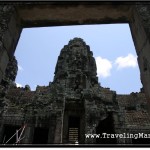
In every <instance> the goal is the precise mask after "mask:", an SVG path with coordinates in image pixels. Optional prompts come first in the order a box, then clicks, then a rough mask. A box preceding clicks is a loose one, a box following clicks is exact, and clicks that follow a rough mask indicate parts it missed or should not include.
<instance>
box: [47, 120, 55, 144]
mask: <svg viewBox="0 0 150 150" xmlns="http://www.w3.org/2000/svg"><path fill="white" fill-rule="evenodd" d="M55 125H56V121H55V120H51V121H50V125H49V126H50V127H49V133H48V142H47V143H48V144H53V143H54V134H55Z"/></svg>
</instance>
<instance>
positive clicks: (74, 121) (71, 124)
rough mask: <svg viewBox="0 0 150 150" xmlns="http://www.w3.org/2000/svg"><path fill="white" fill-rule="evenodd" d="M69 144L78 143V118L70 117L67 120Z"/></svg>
mask: <svg viewBox="0 0 150 150" xmlns="http://www.w3.org/2000/svg"><path fill="white" fill-rule="evenodd" d="M68 136H69V143H72V144H74V143H75V142H79V141H80V118H79V117H75V116H70V117H69V120H68Z"/></svg>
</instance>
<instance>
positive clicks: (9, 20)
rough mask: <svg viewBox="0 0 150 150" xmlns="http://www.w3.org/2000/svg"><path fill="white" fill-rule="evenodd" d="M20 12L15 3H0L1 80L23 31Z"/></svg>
mask: <svg viewBox="0 0 150 150" xmlns="http://www.w3.org/2000/svg"><path fill="white" fill-rule="evenodd" d="M21 30H22V29H21V27H20V21H19V17H18V14H17V12H16V10H15V7H14V6H13V5H0V82H1V80H2V78H3V76H4V73H5V69H6V67H7V64H8V62H9V59H10V58H11V57H12V56H13V54H14V51H15V48H16V45H17V43H18V39H19V37H20V33H21Z"/></svg>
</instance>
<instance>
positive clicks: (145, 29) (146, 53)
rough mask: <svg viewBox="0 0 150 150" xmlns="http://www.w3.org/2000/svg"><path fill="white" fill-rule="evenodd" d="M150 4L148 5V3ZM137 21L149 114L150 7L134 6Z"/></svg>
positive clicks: (143, 82) (138, 47)
mask: <svg viewBox="0 0 150 150" xmlns="http://www.w3.org/2000/svg"><path fill="white" fill-rule="evenodd" d="M149 4H150V3H149ZM136 13H137V19H136V21H137V22H139V23H138V24H137V25H136V26H137V27H138V28H137V31H136V32H137V33H138V37H139V38H138V39H139V40H138V41H137V42H138V43H137V48H136V49H138V52H137V55H138V62H139V68H140V73H141V81H142V84H143V86H144V91H145V94H146V96H147V99H148V104H149V112H150V84H149V83H150V6H149V5H147V4H144V3H141V2H140V3H137V5H136Z"/></svg>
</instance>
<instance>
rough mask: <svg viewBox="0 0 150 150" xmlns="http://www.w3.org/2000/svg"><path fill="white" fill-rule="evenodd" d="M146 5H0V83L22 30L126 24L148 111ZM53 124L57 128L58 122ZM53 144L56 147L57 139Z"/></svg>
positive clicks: (149, 12) (149, 26)
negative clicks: (135, 56)
mask: <svg viewBox="0 0 150 150" xmlns="http://www.w3.org/2000/svg"><path fill="white" fill-rule="evenodd" d="M149 4H150V2H147V3H144V2H132V3H129V2H117V3H114V2H25V3H23V2H15V3H11V4H9V3H0V82H1V81H2V79H3V78H4V75H5V70H6V67H7V65H8V63H9V62H10V61H11V59H12V58H13V55H14V52H15V49H16V46H17V43H18V41H19V37H20V35H21V31H22V29H23V28H32V27H44V26H64V25H88V24H89V25H92V24H111V23H129V26H130V30H131V34H132V37H133V41H134V45H135V48H136V53H137V56H138V64H139V68H140V75H141V82H142V84H143V87H144V91H145V94H146V97H147V100H148V103H149V110H150V84H149V83H150V52H149V51H150V5H149ZM57 122H58V125H59V122H60V120H58V121H57ZM56 128H57V127H56ZM56 131H57V129H56ZM57 132H58V133H59V132H60V131H59V130H58V131H57ZM49 138H53V137H49ZM54 141H55V143H58V141H60V139H54Z"/></svg>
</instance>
